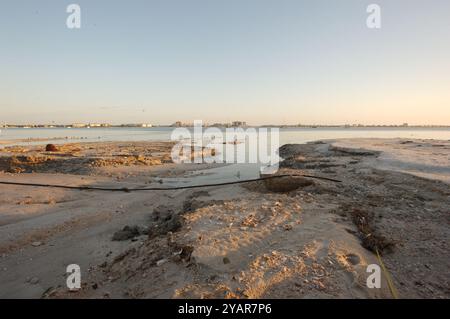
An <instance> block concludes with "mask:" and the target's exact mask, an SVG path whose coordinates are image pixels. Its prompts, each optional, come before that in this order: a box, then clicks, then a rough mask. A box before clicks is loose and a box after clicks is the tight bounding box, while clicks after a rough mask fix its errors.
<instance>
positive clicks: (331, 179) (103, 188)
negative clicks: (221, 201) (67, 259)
mask: <svg viewBox="0 0 450 319" xmlns="http://www.w3.org/2000/svg"><path fill="white" fill-rule="evenodd" d="M282 177H306V178H314V179H320V180H325V181H330V182H335V183H341V182H342V181H340V180H337V179H333V178H328V177H321V176H314V175H301V174H283V175H273V176H265V177H260V178H255V179H246V180H241V181H234V182H223V183H213V184H202V185H187V186H175V187H143V188H127V187H121V188H108V187H95V186H70V185H54V184H39V183H20V182H7V181H0V184H1V185H15V186H30V187H47V188H64V189H76V190H94V191H107V192H136V191H171V190H181V189H190V188H203V187H215V186H227V185H234V184H244V183H252V182H258V181H263V180H268V179H274V178H282Z"/></svg>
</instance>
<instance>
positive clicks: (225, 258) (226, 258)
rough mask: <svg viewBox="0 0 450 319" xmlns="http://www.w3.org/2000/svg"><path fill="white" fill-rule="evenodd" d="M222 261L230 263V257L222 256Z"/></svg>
mask: <svg viewBox="0 0 450 319" xmlns="http://www.w3.org/2000/svg"><path fill="white" fill-rule="evenodd" d="M223 263H224V264H225V265H226V264H229V263H230V259H229V258H228V257H223Z"/></svg>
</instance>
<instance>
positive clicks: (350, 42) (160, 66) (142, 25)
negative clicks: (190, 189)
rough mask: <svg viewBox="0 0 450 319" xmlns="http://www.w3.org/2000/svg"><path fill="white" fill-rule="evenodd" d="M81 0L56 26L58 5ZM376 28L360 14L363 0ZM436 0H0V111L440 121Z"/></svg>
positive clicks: (26, 116)
mask: <svg viewBox="0 0 450 319" xmlns="http://www.w3.org/2000/svg"><path fill="white" fill-rule="evenodd" d="M70 3H77V4H79V5H80V7H81V21H82V23H81V28H80V29H68V28H67V26H66V18H67V16H68V15H69V14H68V13H67V12H66V7H67V5H69V4H70ZM371 3H376V4H378V5H379V6H380V8H381V18H382V27H381V29H369V28H368V27H367V25H366V19H367V16H368V13H367V12H366V8H367V6H368V5H369V4H371ZM449 12H450V2H449V1H447V0H432V1H427V2H424V1H420V0H398V1H389V0H370V1H364V0H363V1H361V0H348V1H345V2H337V1H336V2H331V1H329V0H316V1H312V0H311V1H301V0H282V1H275V0H246V1H238V0H229V1H214V2H212V1H207V0H190V1H182V0H174V1H170V2H169V1H141V0H135V1H128V2H120V3H119V2H111V1H106V0H97V1H88V0H79V1H78V0H74V1H71V2H64V1H63V2H61V1H55V0H42V1H25V0H17V1H5V2H4V3H2V10H1V11H0V43H1V48H2V49H1V50H0V55H1V59H0V70H1V74H2V76H1V77H0V124H4V123H13V124H22V125H24V124H52V123H56V124H72V123H111V124H114V125H117V124H122V123H150V124H152V125H163V124H171V123H173V122H175V121H178V120H182V121H184V122H193V121H194V120H203V122H207V123H222V122H232V121H237V120H241V121H246V122H247V123H249V124H250V125H267V124H274V125H295V124H298V123H304V124H305V125H344V124H363V125H402V123H409V125H450V90H449V88H450V59H449V56H450V41H449V39H450V19H448V13H449Z"/></svg>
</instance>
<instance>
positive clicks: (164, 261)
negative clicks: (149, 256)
mask: <svg viewBox="0 0 450 319" xmlns="http://www.w3.org/2000/svg"><path fill="white" fill-rule="evenodd" d="M166 262H167V259H165V258H164V259H161V260H158V261H157V262H156V266H158V267H159V266H162V265H164V264H165V263H166Z"/></svg>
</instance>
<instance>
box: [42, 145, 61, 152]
mask: <svg viewBox="0 0 450 319" xmlns="http://www.w3.org/2000/svg"><path fill="white" fill-rule="evenodd" d="M45 151H46V152H57V151H58V148H57V147H56V146H55V145H54V144H47V145H46V146H45Z"/></svg>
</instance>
